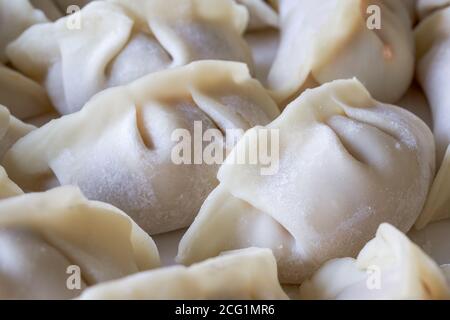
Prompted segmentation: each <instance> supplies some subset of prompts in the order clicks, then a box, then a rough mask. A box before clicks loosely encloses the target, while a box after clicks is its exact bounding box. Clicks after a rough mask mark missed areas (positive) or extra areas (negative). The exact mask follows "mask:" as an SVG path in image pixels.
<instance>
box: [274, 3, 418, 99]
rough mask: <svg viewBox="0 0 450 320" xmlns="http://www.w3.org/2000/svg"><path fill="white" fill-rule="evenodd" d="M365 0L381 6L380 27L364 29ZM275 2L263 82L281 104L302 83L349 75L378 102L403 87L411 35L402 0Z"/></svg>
mask: <svg viewBox="0 0 450 320" xmlns="http://www.w3.org/2000/svg"><path fill="white" fill-rule="evenodd" d="M369 4H376V5H377V6H378V7H379V8H380V9H381V29H374V30H371V29H370V28H368V25H367V23H368V22H367V20H368V19H369V17H370V15H369V14H366V10H367V8H368V6H369ZM279 7H280V29H281V40H280V46H279V50H278V54H277V56H276V58H275V61H274V64H273V66H272V69H271V70H270V73H269V76H268V85H269V87H270V88H271V89H272V90H273V93H274V96H275V97H276V98H277V100H278V101H280V102H281V103H283V104H284V105H286V104H287V103H288V102H289V101H291V100H292V99H294V98H295V97H296V96H297V95H298V93H299V92H301V91H303V90H304V89H306V88H308V87H312V86H317V85H318V84H323V83H326V82H329V81H331V80H337V79H346V78H352V77H356V78H358V80H360V81H361V82H362V83H363V84H364V85H365V87H366V88H367V89H368V91H369V92H370V93H371V94H372V95H373V96H374V98H376V99H377V100H380V101H384V102H396V101H397V100H399V99H400V98H401V97H402V96H403V94H404V93H405V92H406V90H407V89H408V87H409V85H410V83H411V80H412V78H413V74H414V38H413V31H412V20H411V16H410V14H409V13H408V10H406V8H405V3H404V2H403V1H398V0H395V1H393V0H377V1H370V3H369V2H368V1H364V0H323V1H310V0H298V1H297V0H280V5H279ZM369 22H370V21H369Z"/></svg>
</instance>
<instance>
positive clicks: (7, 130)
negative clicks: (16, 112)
mask: <svg viewBox="0 0 450 320" xmlns="http://www.w3.org/2000/svg"><path fill="white" fill-rule="evenodd" d="M34 129H36V127H35V126H32V125H30V124H26V123H23V122H22V121H20V120H19V119H17V118H15V117H14V116H11V114H10V113H9V110H8V109H7V108H6V107H4V106H2V105H0V159H2V158H3V156H4V154H5V153H6V151H8V149H9V148H10V147H11V146H12V145H13V144H14V143H15V142H16V141H17V140H19V139H20V138H22V137H23V136H25V135H26V134H28V133H30V132H31V131H32V130H34Z"/></svg>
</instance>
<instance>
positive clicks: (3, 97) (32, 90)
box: [0, 64, 55, 121]
mask: <svg viewBox="0 0 450 320" xmlns="http://www.w3.org/2000/svg"><path fill="white" fill-rule="evenodd" d="M0 104H2V105H5V106H8V108H9V110H10V112H11V114H12V115H14V116H15V117H17V118H19V119H21V120H23V121H32V120H33V119H36V118H37V117H40V116H43V115H51V114H54V113H55V112H54V111H53V108H52V106H51V103H50V100H49V99H48V96H47V93H46V92H45V90H44V88H42V87H41V86H40V85H39V84H37V83H36V82H34V81H33V80H31V79H29V78H27V77H25V76H23V75H22V74H20V73H18V72H16V71H14V70H12V69H10V68H8V67H5V66H3V65H2V64H0Z"/></svg>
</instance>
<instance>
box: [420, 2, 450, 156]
mask: <svg viewBox="0 0 450 320" xmlns="http://www.w3.org/2000/svg"><path fill="white" fill-rule="evenodd" d="M415 34H416V46H417V59H418V60H417V77H418V80H419V83H420V84H421V86H422V88H423V90H424V91H425V94H426V95H427V98H428V101H429V102H430V106H431V114H432V116H433V132H434V136H435V139H436V149H437V160H438V163H440V162H441V161H442V158H443V157H444V153H445V150H446V149H447V146H448V145H449V143H450V126H449V123H450V90H449V89H448V86H447V85H446V84H447V83H450V7H448V8H446V9H442V10H439V11H437V12H436V13H434V14H432V15H430V16H428V17H427V18H426V19H425V20H423V21H422V22H421V23H420V24H419V26H418V27H417V28H416V31H415Z"/></svg>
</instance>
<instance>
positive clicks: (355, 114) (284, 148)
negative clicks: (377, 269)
mask: <svg viewBox="0 0 450 320" xmlns="http://www.w3.org/2000/svg"><path fill="white" fill-rule="evenodd" d="M263 129H266V131H267V130H268V131H273V130H275V131H277V132H278V135H279V143H278V145H279V148H278V149H279V150H278V152H275V153H276V156H278V159H279V160H278V170H277V171H274V174H271V175H270V174H264V175H263V174H261V172H262V169H264V168H267V166H266V165H265V164H263V163H262V161H259V162H258V163H257V164H256V165H252V164H245V165H244V164H240V163H237V164H235V163H236V161H234V159H239V157H241V156H242V155H245V154H248V152H249V149H248V146H254V145H260V144H262V143H264V141H262V140H263V139H262V138H259V136H262V137H264V136H263V135H262V134H260V132H261V130H263ZM275 142H276V141H275ZM271 143H274V142H271ZM434 153H435V150H434V142H433V136H432V134H431V132H430V129H429V128H428V127H427V126H426V124H425V123H423V122H422V121H421V120H420V119H419V118H417V117H416V116H414V115H413V114H412V113H410V112H408V111H406V110H404V109H402V108H399V107H395V106H392V105H387V104H383V103H380V102H378V101H376V100H374V99H372V98H371V97H370V95H369V93H368V92H367V90H366V89H365V88H364V87H363V86H362V84H361V83H360V82H358V81H357V80H355V79H354V80H338V81H333V82H331V83H328V84H325V85H322V86H321V87H319V88H315V89H311V90H307V91H306V92H304V93H303V94H302V95H301V96H300V97H299V98H298V99H296V100H295V101H294V102H292V103H291V104H290V105H289V106H288V107H287V108H286V109H285V110H284V112H283V113H282V114H281V115H280V116H279V117H278V118H277V119H276V120H275V121H273V122H272V123H270V124H269V125H267V126H266V127H265V128H261V127H256V128H253V129H251V130H249V131H247V132H246V134H245V135H244V137H243V138H241V140H240V141H239V142H238V144H237V145H236V146H235V148H234V149H233V151H232V152H231V153H230V154H229V156H228V157H227V159H226V161H225V163H224V164H223V165H222V166H221V168H220V169H219V172H218V175H217V177H218V179H219V181H220V184H219V186H218V187H217V188H216V189H215V190H214V191H213V192H212V193H211V194H210V195H209V196H208V198H207V199H206V200H205V202H204V204H203V205H202V208H201V209H200V212H199V214H198V215H197V217H196V219H195V221H194V223H193V224H192V225H191V226H190V228H189V229H188V231H187V232H186V234H185V235H184V237H183V238H182V240H181V242H180V245H179V251H178V257H177V259H178V261H179V262H181V263H183V264H190V263H193V262H196V261H201V260H203V259H205V258H207V257H212V256H216V255H218V254H219V253H220V252H222V251H224V250H230V249H237V248H243V247H248V246H256V247H268V248H271V249H272V250H273V252H274V254H275V257H276V258H277V261H278V268H279V272H280V278H281V281H282V283H300V282H301V281H302V280H303V279H304V278H305V277H306V276H308V275H310V274H311V273H312V272H313V271H314V270H316V269H317V268H318V267H319V266H320V265H321V264H322V263H324V262H325V261H327V260H329V259H332V258H336V257H343V256H344V257H345V256H355V255H356V254H357V253H358V251H359V250H360V249H361V248H362V246H363V245H364V244H365V243H366V242H367V241H368V240H369V239H370V238H372V237H373V236H374V234H375V231H376V229H377V228H378V226H379V224H380V223H382V222H388V223H391V224H393V225H394V226H396V227H397V228H399V229H400V230H402V231H404V232H406V231H408V230H409V229H410V228H411V226H412V225H413V224H414V221H415V220H416V219H417V217H418V216H419V214H420V212H421V210H422V207H423V205H424V202H425V198H426V195H427V193H428V190H429V186H430V184H431V179H432V177H433V176H434V161H435V158H434ZM272 159H273V162H275V160H276V158H275V157H272ZM273 167H275V168H276V165H274V166H273Z"/></svg>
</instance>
